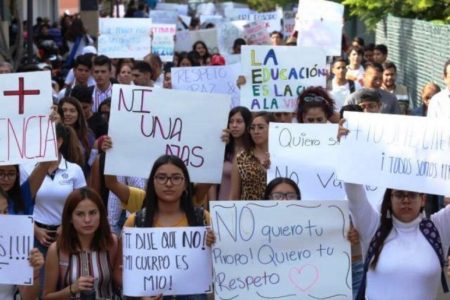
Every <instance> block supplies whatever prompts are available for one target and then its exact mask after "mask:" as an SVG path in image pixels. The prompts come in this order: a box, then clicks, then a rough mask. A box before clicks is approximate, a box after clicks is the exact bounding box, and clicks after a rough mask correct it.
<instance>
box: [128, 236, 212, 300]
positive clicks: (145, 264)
mask: <svg viewBox="0 0 450 300" xmlns="http://www.w3.org/2000/svg"><path fill="white" fill-rule="evenodd" d="M122 241H123V293H124V295H126V296H134V297H137V296H156V295H159V294H164V295H192V294H203V293H208V292H211V283H212V266H211V248H209V247H208V246H206V229H205V228H204V227H176V228H137V227H124V230H123V232H122Z"/></svg>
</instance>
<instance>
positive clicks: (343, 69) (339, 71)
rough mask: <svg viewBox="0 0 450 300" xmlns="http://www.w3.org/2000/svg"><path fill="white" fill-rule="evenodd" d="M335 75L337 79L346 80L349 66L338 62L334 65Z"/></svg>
mask: <svg viewBox="0 0 450 300" xmlns="http://www.w3.org/2000/svg"><path fill="white" fill-rule="evenodd" d="M332 71H333V74H334V76H336V79H345V74H346V73H347V66H346V64H345V62H342V61H338V62H336V63H335V64H334V65H333V70H332Z"/></svg>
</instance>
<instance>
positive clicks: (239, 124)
mask: <svg viewBox="0 0 450 300" xmlns="http://www.w3.org/2000/svg"><path fill="white" fill-rule="evenodd" d="M228 129H230V134H231V136H232V137H233V138H235V139H237V138H240V137H241V136H242V135H243V134H244V132H245V129H246V128H245V121H244V118H243V117H242V114H241V113H240V112H237V113H235V114H234V115H232V116H231V118H230V120H229V121H228Z"/></svg>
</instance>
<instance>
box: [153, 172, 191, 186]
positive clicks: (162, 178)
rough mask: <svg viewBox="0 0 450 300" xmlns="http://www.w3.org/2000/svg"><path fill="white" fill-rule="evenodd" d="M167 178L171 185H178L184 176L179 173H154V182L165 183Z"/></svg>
mask: <svg viewBox="0 0 450 300" xmlns="http://www.w3.org/2000/svg"><path fill="white" fill-rule="evenodd" d="M169 180H170V182H171V183H172V184H173V185H180V184H182V183H183V181H184V177H183V175H180V174H174V175H172V176H168V175H167V174H156V175H155V182H156V183H158V184H161V185H163V184H166V183H167V182H168V181H169Z"/></svg>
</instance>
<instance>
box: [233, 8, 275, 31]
mask: <svg viewBox="0 0 450 300" xmlns="http://www.w3.org/2000/svg"><path fill="white" fill-rule="evenodd" d="M282 18H283V13H282V11H279V10H277V11H271V12H265V13H254V12H249V11H248V10H247V9H234V10H233V14H232V16H231V20H233V21H234V20H241V21H249V22H261V23H264V24H265V26H266V28H267V31H268V32H272V31H281V19H282Z"/></svg>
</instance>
